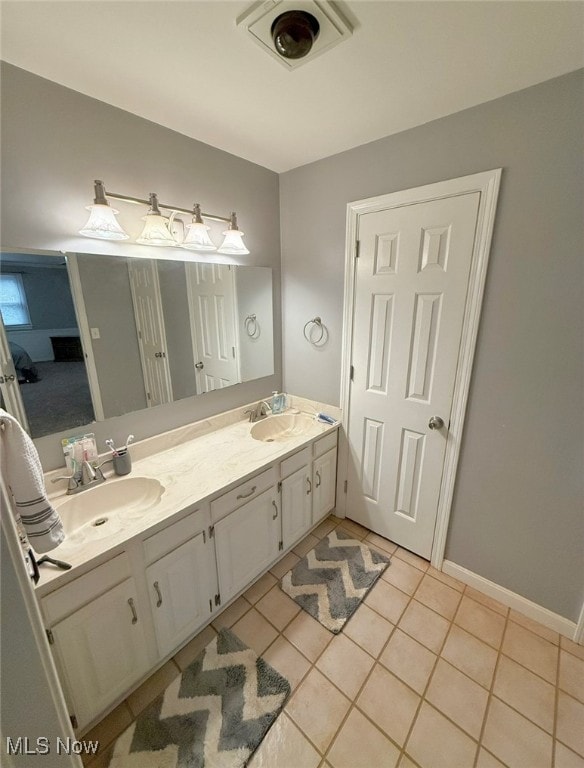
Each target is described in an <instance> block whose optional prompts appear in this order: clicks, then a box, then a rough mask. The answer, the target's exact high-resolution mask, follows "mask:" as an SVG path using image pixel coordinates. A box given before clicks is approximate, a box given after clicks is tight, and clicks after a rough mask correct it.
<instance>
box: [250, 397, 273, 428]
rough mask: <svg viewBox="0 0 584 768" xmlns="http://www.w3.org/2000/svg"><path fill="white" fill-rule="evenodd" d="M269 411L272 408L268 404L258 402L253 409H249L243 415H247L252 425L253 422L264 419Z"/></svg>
mask: <svg viewBox="0 0 584 768" xmlns="http://www.w3.org/2000/svg"><path fill="white" fill-rule="evenodd" d="M271 410H272V408H271V406H270V404H269V403H268V402H266V401H265V400H260V401H259V403H258V404H257V405H256V406H255V407H254V408H249V409H248V410H247V411H245V413H249V420H250V421H251V422H252V423H253V422H254V421H259V420H260V419H265V418H266V416H267V415H268V413H269V411H271Z"/></svg>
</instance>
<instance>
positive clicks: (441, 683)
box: [426, 659, 489, 739]
mask: <svg viewBox="0 0 584 768" xmlns="http://www.w3.org/2000/svg"><path fill="white" fill-rule="evenodd" d="M488 698H489V693H488V691H486V690H485V689H484V688H482V687H481V686H480V685H478V683H475V682H474V680H471V679H470V678H469V677H467V676H466V675H463V674H462V672H459V671H458V669H456V668H455V667H452V666H451V665H450V664H449V663H448V662H447V661H444V659H439V660H438V664H437V665H436V669H435V670H434V674H433V675H432V679H431V680H430V686H429V687H428V691H427V693H426V699H427V700H428V701H429V702H430V703H431V704H433V705H434V706H435V707H436V708H437V709H439V710H440V712H442V714H444V715H446V716H447V717H449V718H450V719H451V720H453V721H454V723H455V724H456V725H458V726H459V727H460V728H462V729H463V730H464V731H466V732H467V733H468V734H469V735H470V736H472V737H473V739H478V738H479V736H480V733H481V726H482V724H483V719H484V716H485V710H486V708H487V700H488Z"/></svg>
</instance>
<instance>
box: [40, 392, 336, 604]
mask: <svg viewBox="0 0 584 768" xmlns="http://www.w3.org/2000/svg"><path fill="white" fill-rule="evenodd" d="M289 402H290V403H291V406H292V407H291V408H290V409H289V410H288V411H287V413H290V412H298V411H301V412H303V413H308V414H310V415H313V414H315V413H316V412H318V411H319V410H323V411H325V412H326V413H329V414H330V415H331V416H333V417H334V418H337V419H338V418H340V411H339V409H338V408H333V407H331V406H323V404H322V403H313V402H312V401H307V400H303V399H300V398H289ZM244 410H245V407H242V408H237V409H235V410H233V411H228V412H226V413H224V414H218V416H216V417H212V418H210V419H206V420H205V421H203V422H196V423H194V424H192V425H187V426H186V427H181V428H179V429H177V430H173V431H171V432H167V433H164V434H163V435H158V436H156V437H154V438H150V439H149V440H145V441H142V443H137V444H136V445H135V446H132V448H131V453H132V457H133V465H132V472H131V474H129V475H127V476H126V477H127V478H138V477H144V478H153V479H155V480H158V482H159V483H160V484H161V486H162V487H163V489H164V491H163V493H162V495H161V497H160V499H159V501H158V502H157V503H156V504H155V505H154V506H152V507H151V508H149V509H146V511H145V512H141V511H140V512H139V513H138V514H136V513H135V512H132V513H130V514H128V515H127V516H124V515H123V513H119V514H117V516H116V520H115V524H112V525H111V526H110V528H109V530H108V529H106V528H105V526H104V529H103V531H101V530H99V531H98V532H97V536H98V537H97V538H96V537H94V536H92V535H88V536H84V535H83V532H81V533H80V535H77V534H76V533H74V534H73V535H72V536H71V537H69V538H68V539H66V540H65V541H64V542H63V543H62V544H61V545H60V546H59V547H57V548H56V549H54V550H53V551H52V552H50V553H49V555H50V556H51V557H54V558H56V559H59V560H64V561H66V562H68V563H70V564H71V565H72V566H73V568H72V569H71V570H69V571H62V570H58V569H56V568H55V567H53V566H50V565H43V566H41V568H40V572H41V578H40V581H39V583H38V584H37V586H36V590H37V593H38V594H39V596H42V595H43V594H46V593H48V592H50V591H52V590H53V589H55V588H56V587H57V586H61V585H63V584H65V583H66V582H69V581H70V580H72V579H73V578H76V577H77V576H79V575H81V574H82V573H85V572H86V571H88V570H90V569H91V568H93V567H94V566H96V565H98V564H99V563H100V562H103V561H105V560H108V559H109V558H110V557H112V556H114V555H115V554H119V553H120V552H122V551H124V547H125V546H127V545H128V544H129V543H130V541H132V540H133V539H136V538H144V536H145V534H148V535H150V534H152V533H154V532H155V531H156V530H158V529H160V528H163V527H165V525H168V524H169V523H170V522H171V521H172V518H173V517H176V518H177V519H178V518H179V517H182V516H184V514H187V513H189V512H191V511H194V510H195V509H197V508H198V507H200V506H201V505H202V504H203V503H204V502H205V501H207V500H209V499H211V498H212V497H214V496H217V495H220V494H221V493H222V492H225V491H228V490H229V489H230V488H231V487H233V486H235V485H237V484H239V483H241V482H245V480H247V479H248V478H249V477H250V476H252V475H254V474H255V473H257V472H258V471H260V470H262V469H264V468H266V467H268V466H270V465H272V464H274V463H275V462H277V461H279V460H281V459H283V458H285V457H286V456H288V455H290V454H292V453H294V452H295V451H297V450H299V449H300V448H302V447H303V446H305V445H310V444H311V443H313V442H314V441H315V440H318V439H319V438H320V437H322V436H323V435H326V434H327V433H329V432H333V431H334V430H336V429H337V428H338V424H337V425H335V426H328V425H326V424H322V423H320V422H317V421H315V422H314V423H313V424H312V425H311V426H310V429H309V431H308V433H306V434H302V435H298V436H294V437H290V438H289V439H287V440H286V441H283V442H276V441H274V442H262V441H261V440H256V439H254V438H253V437H252V436H251V434H250V431H251V427H252V426H253V425H252V424H250V423H249V421H248V420H247V417H245V420H243V418H242V417H243V412H244ZM276 418H277V417H276ZM258 423H260V422H258ZM59 474H62V470H60V471H57V472H51V473H48V474H47V476H46V479H47V488H48V489H51V484H50V482H49V481H50V480H51V479H53V477H55V476H56V475H59ZM124 480H125V478H123V477H120V478H118V477H115V476H113V475H110V476H108V479H107V480H106V484H108V485H110V486H111V488H112V489H113V487H114V484H117V483H123V482H124ZM104 486H105V484H102V485H100V486H97V487H96V489H95V491H99V489H100V488H104ZM92 493H94V489H88V490H86V491H82V492H81V493H80V494H75V495H74V496H73V495H66V494H65V493H64V491H63V489H62V488H61V490H60V491H56V492H53V493H51V495H50V499H51V502H52V503H53V504H54V506H55V507H56V508H57V510H59V508H60V507H61V505H62V504H63V503H64V502H65V503H66V502H67V501H68V500H69V499H72V498H76V499H82V498H83V497H85V498H86V499H88V500H89V498H88V497H89V495H90V494H92ZM100 511H101V510H100ZM66 514H67V510H66V508H64V509H63V510H62V517H63V519H64V521H65V518H66ZM103 514H104V515H105V514H107V509H104V510H103ZM112 520H113V517H112ZM114 528H115V530H114Z"/></svg>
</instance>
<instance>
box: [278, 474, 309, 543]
mask: <svg viewBox="0 0 584 768" xmlns="http://www.w3.org/2000/svg"><path fill="white" fill-rule="evenodd" d="M311 491H312V480H311V477H310V468H309V467H308V465H306V466H304V467H301V468H300V469H299V470H297V471H296V472H294V474H293V475H290V477H287V478H286V479H285V480H282V542H283V545H284V549H288V548H289V547H291V546H292V544H294V542H296V541H298V539H299V538H300V537H301V536H302V534H303V533H305V532H306V531H307V530H308V529H309V528H310V526H311V523H312V493H311Z"/></svg>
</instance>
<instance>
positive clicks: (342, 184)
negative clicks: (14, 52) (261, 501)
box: [280, 71, 584, 620]
mask: <svg viewBox="0 0 584 768" xmlns="http://www.w3.org/2000/svg"><path fill="white" fill-rule="evenodd" d="M582 79H583V78H582V72H581V71H580V72H577V73H572V74H569V75H566V76H564V77H561V78H557V79H555V80H551V81H548V82H546V83H543V84H541V85H538V86H535V87H533V88H529V89H526V90H524V91H520V92H517V93H514V94H511V95H509V96H506V97H504V98H501V99H497V100H496V101H492V102H489V103H486V104H482V105H480V106H478V107H475V108H473V109H469V110H465V111H464V112H460V113H458V114H455V115H451V116H449V117H446V118H444V119H441V120H437V121H434V122H431V123H428V124H426V125H423V126H420V127H418V128H415V129H413V130H409V131H406V132H404V133H401V134H397V135H394V136H390V137H387V138H385V139H382V140H380V141H376V142H373V143H371V144H367V145H364V146H362V147H358V148H356V149H353V150H350V151H348V152H344V153H342V154H339V155H336V156H333V157H330V158H327V159H325V160H322V161H319V162H316V163H312V164H310V165H307V166H304V167H301V168H297V169H295V170H293V171H290V172H288V173H285V174H283V175H282V176H281V177H280V190H281V192H280V194H281V197H280V205H281V210H282V269H283V328H284V363H283V365H284V386H285V389H286V390H288V391H290V392H293V393H295V394H298V395H304V396H307V397H312V398H315V399H318V400H322V401H324V402H330V403H332V404H338V403H339V387H340V385H339V369H340V363H341V330H342V309H343V307H342V304H343V273H344V248H345V217H346V204H347V203H348V202H349V201H353V200H358V199H362V198H367V197H371V196H374V195H380V194H384V193H388V192H394V191H397V190H401V189H407V188H409V187H415V186H418V185H423V184H429V183H431V182H436V181H440V180H443V179H449V178H454V177H457V176H463V175H466V174H470V173H475V172H478V171H483V170H488V169H491V168H498V167H502V168H503V179H502V187H501V193H500V196H499V205H498V211H497V220H496V225H495V232H494V240H493V246H492V251H491V260H490V266H489V272H488V276H487V284H486V293H485V301H484V305H483V313H482V319H481V327H480V333H479V339H478V347H477V352H476V357H475V364H474V373H473V380H472V385H471V391H470V400H469V407H468V412H467V419H466V426H465V436H464V443H463V446H462V453H461V458H460V464H459V472H458V480H457V486H456V493H455V498H454V505H453V510H452V517H451V524H450V531H449V536H448V542H447V550H446V557H447V558H448V559H449V560H452V561H454V562H455V563H458V564H460V565H462V566H464V567H466V568H468V569H470V570H471V571H474V572H476V573H478V574H480V575H482V576H484V577H485V578H487V579H490V580H492V581H494V582H496V583H498V584H501V585H503V586H505V587H507V588H508V589H510V590H513V591H514V592H517V593H519V594H521V595H524V596H525V597H527V598H529V599H531V600H533V601H535V602H536V603H539V604H540V605H543V606H545V607H547V608H549V609H550V610H552V611H555V612H557V613H558V614H560V615H562V616H565V617H567V618H569V619H572V620H577V618H578V612H579V610H580V607H581V605H582V599H583V587H584V573H583V569H582V555H583V552H584V517H583V515H582V499H583V494H582V479H583V473H582V458H583V443H582V440H583V424H582V412H583V408H582V405H583V402H582V400H583V392H584V387H583V376H582V326H583V323H582V318H583V310H582V308H583V306H584V301H583V300H584V297H583V280H582V277H583V275H582V264H583V260H582V242H583V240H584V239H583V232H582V202H583V196H584V190H583V181H584V176H583V172H582V135H583V125H582V119H583V116H584V110H583V100H582V95H583V90H582ZM315 315H320V316H321V317H322V319H323V321H324V322H325V323H326V324H327V326H328V328H329V330H330V340H329V343H328V344H327V346H326V347H325V348H324V349H319V350H315V349H312V348H311V347H310V346H309V345H308V344H307V343H306V342H305V341H304V339H303V338H302V327H303V325H304V323H305V322H306V321H307V320H308V319H309V318H311V317H314V316H315Z"/></svg>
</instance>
